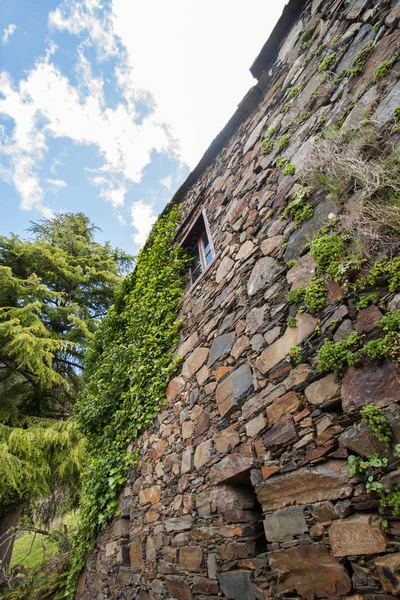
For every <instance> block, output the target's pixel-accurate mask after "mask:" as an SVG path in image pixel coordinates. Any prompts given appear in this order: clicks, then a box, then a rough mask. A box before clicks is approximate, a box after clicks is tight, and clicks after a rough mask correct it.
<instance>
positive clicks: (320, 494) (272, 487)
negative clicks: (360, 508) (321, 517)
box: [257, 460, 352, 510]
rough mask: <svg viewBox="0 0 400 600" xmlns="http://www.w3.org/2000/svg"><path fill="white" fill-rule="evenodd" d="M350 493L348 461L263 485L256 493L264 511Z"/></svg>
mask: <svg viewBox="0 0 400 600" xmlns="http://www.w3.org/2000/svg"><path fill="white" fill-rule="evenodd" d="M351 490H352V488H351V486H350V485H349V484H348V475H347V461H336V460H331V461H328V462H326V463H324V464H322V465H320V466H316V467H305V468H302V469H298V470H297V471H294V472H292V473H287V474H285V475H277V476H276V477H274V478H272V479H270V480H267V481H264V482H262V483H261V484H260V486H259V487H258V489H257V499H258V501H259V502H260V504H261V506H262V507H263V510H276V509H277V508H284V507H285V506H291V505H293V504H308V503H314V502H321V501H322V500H337V499H338V498H340V497H342V496H347V495H349V494H350V493H351Z"/></svg>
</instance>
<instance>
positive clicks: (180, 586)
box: [165, 575, 192, 600]
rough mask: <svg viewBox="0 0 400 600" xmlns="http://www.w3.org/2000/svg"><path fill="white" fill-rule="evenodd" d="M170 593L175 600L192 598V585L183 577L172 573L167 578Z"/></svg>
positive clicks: (189, 599)
mask: <svg viewBox="0 0 400 600" xmlns="http://www.w3.org/2000/svg"><path fill="white" fill-rule="evenodd" d="M165 581H166V584H167V588H168V593H169V595H170V596H171V599H173V600H192V594H191V593H190V587H189V584H188V582H187V581H186V580H185V579H184V578H183V577H178V576H176V575H170V576H168V577H166V578H165Z"/></svg>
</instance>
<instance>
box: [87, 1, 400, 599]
mask: <svg viewBox="0 0 400 600" xmlns="http://www.w3.org/2000/svg"><path fill="white" fill-rule="evenodd" d="M399 18H400V4H399V3H396V2H394V1H392V2H390V1H386V2H382V1H381V2H379V1H375V2H373V1H369V0H353V1H343V0H334V1H326V2H321V0H313V1H306V2H294V1H292V2H290V3H289V6H288V8H287V9H286V11H285V13H284V15H283V17H282V18H281V21H280V22H279V23H278V25H277V28H276V29H275V32H274V33H273V34H272V36H271V38H270V40H269V42H267V44H266V46H265V47H264V49H263V51H262V52H261V54H260V56H259V58H258V59H257V60H256V61H255V63H254V65H253V67H252V72H253V74H255V75H256V76H257V79H258V80H259V83H258V85H257V86H255V88H254V89H253V90H252V91H251V92H250V93H249V94H248V96H247V97H246V98H245V100H244V101H243V103H242V105H241V106H240V107H239V109H238V111H237V113H236V114H235V116H234V117H233V119H232V121H231V122H230V124H228V126H227V128H226V129H225V130H224V131H223V132H222V134H221V135H220V136H219V138H218V139H217V140H216V141H215V142H214V145H212V146H211V148H210V150H209V151H208V154H206V155H205V158H204V159H203V161H202V163H200V165H199V167H198V169H197V170H195V172H194V173H193V174H192V175H191V176H190V177H189V180H188V182H187V184H186V186H184V187H183V188H182V189H181V190H180V191H179V192H178V194H177V196H176V198H175V199H174V200H173V201H177V200H179V201H181V202H182V205H183V214H182V227H181V231H180V232H178V237H180V238H182V236H183V233H184V231H185V230H186V229H187V228H188V227H189V225H190V223H191V222H192V220H193V218H194V217H195V215H196V213H197V212H198V211H199V209H201V208H205V210H206V214H207V217H208V220H209V224H210V230H211V234H212V239H213V243H214V247H215V252H216V257H215V260H214V261H213V263H212V265H211V266H210V268H209V269H208V270H207V271H206V272H205V273H204V274H203V277H202V279H201V280H200V282H199V283H198V284H197V285H196V286H195V287H194V288H193V289H192V290H190V291H189V292H188V293H187V294H186V296H185V298H184V301H183V304H182V309H181V315H180V316H181V318H182V321H183V328H182V343H181V345H180V347H179V351H178V353H179V354H180V355H181V356H182V357H183V363H182V368H181V370H180V372H179V373H178V374H177V376H176V377H175V378H174V379H173V380H172V381H171V382H170V384H169V386H168V389H167V404H166V405H165V406H164V407H163V409H162V411H161V412H160V413H159V415H158V418H157V419H156V422H155V423H154V426H153V427H152V428H151V429H149V430H147V431H145V432H144V433H143V434H142V435H141V437H140V439H139V440H138V446H139V447H140V460H139V464H138V466H137V468H136V469H135V470H134V471H133V472H132V473H131V475H130V478H129V481H128V483H127V485H126V487H125V488H124V490H123V492H122V494H121V498H120V506H121V511H122V512H121V515H120V517H118V518H117V519H116V520H115V522H113V523H111V524H110V525H109V526H108V527H107V528H106V529H105V530H104V531H103V532H102V533H101V535H100V536H99V538H98V541H97V545H96V548H95V550H94V552H93V554H92V555H91V556H90V557H89V559H88V561H87V566H86V569H85V572H84V573H83V574H82V576H81V579H80V583H79V589H78V592H77V598H82V599H86V600H89V599H90V600H94V599H97V600H105V599H108V598H126V599H130V600H134V599H138V600H159V599H177V600H206V599H207V600H211V599H213V598H217V597H218V598H225V599H231V600H264V599H269V598H271V599H272V598H305V599H307V600H313V599H314V598H347V599H348V600H350V599H352V600H359V599H362V598H365V599H369V600H373V599H376V600H378V599H379V600H385V599H389V598H395V597H396V596H397V595H398V594H400V553H398V550H399V549H400V521H399V520H396V519H394V518H389V523H388V528H387V529H386V530H383V529H382V528H381V526H380V523H379V522H378V516H379V510H378V509H379V501H378V500H377V499H376V497H374V495H373V494H367V493H366V490H365V486H364V483H363V482H362V480H361V478H360V477H357V476H356V477H350V476H349V475H348V470H347V456H348V454H350V453H352V452H356V453H358V454H359V455H361V456H367V455H369V454H371V453H372V452H379V453H381V454H382V453H383V454H384V455H386V456H387V455H388V450H387V448H386V446H384V445H383V444H382V443H381V442H379V441H378V440H377V439H376V438H375V437H374V435H373V434H372V432H371V431H370V430H369V429H368V428H367V426H366V425H364V424H363V423H361V422H360V415H359V408H360V407H361V406H363V405H365V404H366V403H369V402H371V401H374V402H375V403H376V404H377V405H379V406H381V407H383V408H384V409H385V411H386V415H387V417H388V419H389V421H390V423H391V426H392V428H393V431H394V436H395V441H397V442H400V406H399V401H400V385H399V381H400V372H399V370H398V369H397V367H396V365H395V364H394V363H390V362H389V361H384V362H376V363H370V364H368V365H364V366H361V367H358V368H354V367H350V368H349V369H347V371H346V373H345V375H344V377H343V378H342V379H340V378H338V377H336V375H334V374H333V373H328V374H326V373H320V372H318V370H317V369H316V352H317V349H318V348H319V347H320V346H321V343H322V340H323V339H324V338H328V339H334V340H340V339H344V338H347V336H348V335H349V333H350V332H351V331H353V330H356V331H359V332H366V333H371V332H373V330H374V323H375V322H376V321H377V320H379V318H381V317H382V315H383V314H384V313H385V312H386V311H388V310H397V309H398V308H399V306H400V297H399V295H395V294H394V293H390V292H387V293H386V294H385V295H384V296H383V300H382V301H381V303H380V304H379V307H377V306H375V305H373V306H370V307H367V308H365V309H363V310H361V311H356V310H355V306H354V302H352V300H351V298H349V297H348V296H347V295H346V293H344V291H343V289H341V288H340V286H338V284H336V283H334V282H333V281H329V280H327V281H326V287H327V292H328V295H327V302H326V307H325V308H324V310H323V311H321V312H320V313H318V314H316V315H315V314H314V315H312V314H309V313H307V312H299V313H298V314H296V315H294V310H295V305H290V306H289V305H288V304H287V303H286V302H285V295H286V294H287V293H288V291H289V290H290V289H293V288H296V287H298V286H299V285H307V283H308V282H309V280H310V278H311V277H313V276H314V275H315V263H314V261H313V259H312V258H311V256H310V255H309V254H308V253H307V252H308V247H309V244H310V241H311V240H312V238H313V236H314V235H315V234H316V233H317V231H318V230H319V229H320V228H321V227H322V226H323V225H325V224H326V223H327V221H328V218H332V215H343V214H345V213H346V210H347V207H346V206H343V205H342V204H341V203H338V202H334V201H333V200H332V199H331V198H330V197H328V196H327V195H326V194H324V193H321V190H319V191H318V190H317V192H316V193H313V195H312V196H311V198H310V203H311V204H312V205H313V208H314V214H313V216H312V218H311V219H309V220H307V221H306V222H305V223H303V225H302V226H301V227H300V228H299V229H294V224H293V220H292V219H285V218H283V216H282V213H283V210H284V208H285V207H286V206H287V203H288V201H289V199H290V198H291V196H292V194H293V192H294V191H295V190H296V187H297V186H298V183H297V182H298V179H299V176H300V174H301V171H302V166H303V164H304V161H305V160H306V157H307V153H308V149H309V147H310V146H311V145H312V144H313V143H314V139H315V136H316V135H317V133H318V132H320V131H321V124H322V123H323V124H324V127H326V126H329V125H334V124H337V123H338V122H339V125H341V127H342V129H343V130H344V129H345V128H351V127H358V126H359V124H360V121H362V120H363V119H365V118H366V117H368V118H369V119H370V121H371V122H372V123H374V124H375V126H376V128H377V129H378V130H379V131H381V132H382V133H381V135H391V136H392V139H393V143H394V144H396V143H397V144H398V142H399V138H398V134H394V133H390V132H391V131H392V127H393V124H394V122H395V121H393V113H394V110H395V109H396V108H397V107H398V106H399V105H400V86H399V84H398V78H399V74H400V62H396V60H397V58H396V57H397V55H398V54H399V52H398V48H399V42H400V31H399V29H398V26H399ZM314 27H315V29H314V31H313V32H312V35H311V36H310V37H309V38H308V39H307V36H305V37H304V32H306V31H309V30H311V31H312V28H314ZM310 40H311V41H310ZM370 41H372V42H373V49H372V50H371V52H370V53H369V54H368V56H367V57H366V60H365V65H364V67H363V70H362V72H361V73H360V74H358V76H355V77H349V76H346V77H344V78H342V80H341V81H340V82H338V80H335V76H336V75H338V74H339V73H341V72H342V70H343V69H345V68H350V67H351V66H352V65H353V63H354V58H355V57H356V55H357V53H358V52H359V51H360V50H362V49H363V48H365V46H366V45H367V44H368V42H370ZM333 52H334V53H335V60H334V61H333V62H332V64H330V65H329V69H327V70H321V69H320V70H318V67H319V65H320V64H321V61H322V60H323V59H324V57H326V56H329V55H330V54H332V53H333ZM396 52H397V54H396ZM389 59H391V60H392V68H391V70H390V71H388V73H387V74H386V76H385V77H384V78H382V79H380V80H379V81H374V71H375V69H376V67H377V66H378V65H380V64H381V63H382V62H383V61H385V60H389ZM294 86H297V88H298V90H297V91H296V93H293V92H292V93H291V90H292V89H293V87H294ZM388 122H389V125H388ZM272 126H274V127H276V133H275V135H274V139H275V143H274V147H273V149H272V151H271V152H270V153H269V154H264V155H263V154H262V152H261V147H260V138H261V136H262V135H263V134H264V135H265V134H266V132H267V131H269V130H270V128H271V127H272ZM287 133H289V134H290V138H289V141H288V145H287V146H286V147H285V148H284V150H279V141H278V140H279V138H281V136H282V135H284V134H287ZM278 156H285V157H287V158H289V159H290V162H291V163H293V164H294V165H295V167H296V173H295V174H294V175H292V176H285V175H283V173H282V169H279V168H276V167H275V161H276V158H277V157H278ZM292 259H295V260H297V262H296V264H295V265H294V266H292V267H291V268H288V266H287V265H286V263H287V262H288V261H289V260H292ZM289 315H292V316H296V325H297V326H296V327H288V326H287V319H288V316H289ZM292 346H300V348H301V350H302V354H301V361H300V363H299V364H296V362H295V361H293V360H292V359H291V358H290V357H289V356H288V353H289V349H290V348H291V347H292ZM135 446H136V444H135ZM389 454H390V453H389ZM389 458H390V459H391V460H392V459H393V457H390V456H389ZM392 463H393V475H395V474H396V471H395V469H396V468H397V464H396V462H395V459H393V460H392Z"/></svg>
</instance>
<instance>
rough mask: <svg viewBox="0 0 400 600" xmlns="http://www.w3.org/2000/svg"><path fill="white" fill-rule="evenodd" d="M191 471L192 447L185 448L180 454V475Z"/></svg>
mask: <svg viewBox="0 0 400 600" xmlns="http://www.w3.org/2000/svg"><path fill="white" fill-rule="evenodd" d="M192 470H193V447H192V446H187V448H185V449H184V450H183V452H182V462H181V473H182V475H184V474H185V473H190V472H191V471H192Z"/></svg>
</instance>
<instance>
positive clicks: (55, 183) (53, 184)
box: [46, 178, 68, 192]
mask: <svg viewBox="0 0 400 600" xmlns="http://www.w3.org/2000/svg"><path fill="white" fill-rule="evenodd" d="M46 183H47V184H48V185H49V186H50V188H51V189H52V190H53V192H58V191H59V190H61V189H62V188H66V187H67V186H68V184H67V182H66V181H64V180H63V179H50V178H49V179H46Z"/></svg>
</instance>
